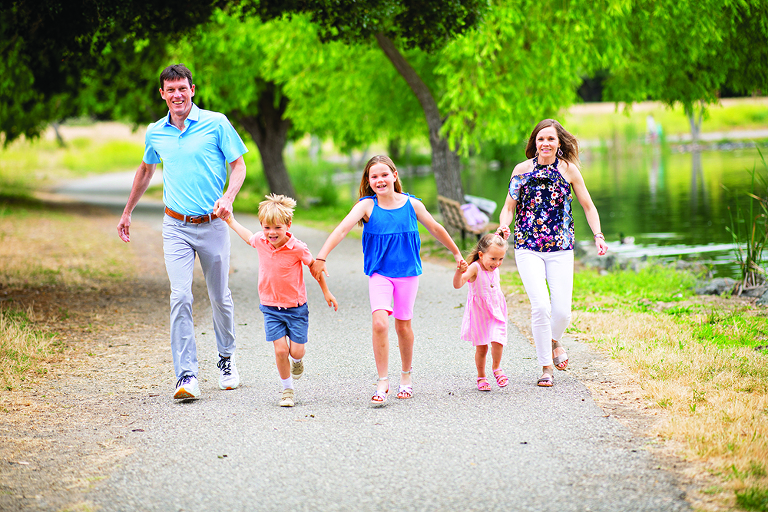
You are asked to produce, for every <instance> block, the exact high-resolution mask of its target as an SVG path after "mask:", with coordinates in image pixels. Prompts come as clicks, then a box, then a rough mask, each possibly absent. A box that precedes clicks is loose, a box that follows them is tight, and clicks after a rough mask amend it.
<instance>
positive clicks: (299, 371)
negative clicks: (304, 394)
mask: <svg viewBox="0 0 768 512" xmlns="http://www.w3.org/2000/svg"><path fill="white" fill-rule="evenodd" d="M291 375H292V376H293V378H294V379H298V378H299V377H301V376H302V375H304V361H291Z"/></svg>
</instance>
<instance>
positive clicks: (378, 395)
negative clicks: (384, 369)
mask: <svg viewBox="0 0 768 512" xmlns="http://www.w3.org/2000/svg"><path fill="white" fill-rule="evenodd" d="M382 380H389V377H379V381H382ZM377 386H378V383H377ZM387 393H389V384H387V389H386V391H384V392H381V391H379V390H378V387H377V389H376V392H375V393H374V394H373V396H372V397H371V404H373V405H384V404H386V403H387Z"/></svg>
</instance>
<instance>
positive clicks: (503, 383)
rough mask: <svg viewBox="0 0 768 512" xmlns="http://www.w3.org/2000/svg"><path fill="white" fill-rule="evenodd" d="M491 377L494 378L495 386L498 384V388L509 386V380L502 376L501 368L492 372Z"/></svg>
mask: <svg viewBox="0 0 768 512" xmlns="http://www.w3.org/2000/svg"><path fill="white" fill-rule="evenodd" d="M493 376H494V377H496V384H498V385H499V387H500V388H503V387H504V386H506V385H507V384H509V379H508V378H507V376H506V375H504V370H502V369H501V368H499V369H498V370H493Z"/></svg>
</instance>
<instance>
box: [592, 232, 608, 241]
mask: <svg viewBox="0 0 768 512" xmlns="http://www.w3.org/2000/svg"><path fill="white" fill-rule="evenodd" d="M593 238H602V239H603V240H605V235H604V234H602V233H595V234H594V236H593Z"/></svg>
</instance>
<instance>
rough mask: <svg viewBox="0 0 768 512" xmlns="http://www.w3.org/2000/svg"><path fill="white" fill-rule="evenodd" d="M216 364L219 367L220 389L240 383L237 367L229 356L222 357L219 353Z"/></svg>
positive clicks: (229, 387)
mask: <svg viewBox="0 0 768 512" xmlns="http://www.w3.org/2000/svg"><path fill="white" fill-rule="evenodd" d="M216 366H217V367H218V368H219V387H220V388H221V389H235V388H236V387H237V386H239V385H240V375H239V374H238V373H237V367H236V366H235V362H234V361H233V360H232V358H231V357H224V356H222V355H221V354H219V362H218V364H217V365H216Z"/></svg>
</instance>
